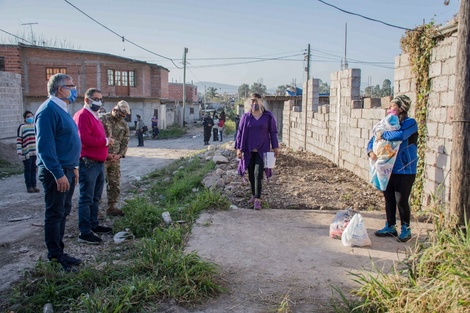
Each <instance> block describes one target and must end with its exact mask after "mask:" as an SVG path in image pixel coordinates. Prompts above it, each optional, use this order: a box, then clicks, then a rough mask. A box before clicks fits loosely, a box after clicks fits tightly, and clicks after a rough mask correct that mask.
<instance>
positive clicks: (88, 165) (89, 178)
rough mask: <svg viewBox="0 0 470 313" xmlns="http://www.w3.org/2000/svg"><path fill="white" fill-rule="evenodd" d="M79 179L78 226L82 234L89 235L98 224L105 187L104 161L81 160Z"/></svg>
mask: <svg viewBox="0 0 470 313" xmlns="http://www.w3.org/2000/svg"><path fill="white" fill-rule="evenodd" d="M78 179H79V182H80V197H79V199H78V228H79V229H80V234H82V235H87V234H89V233H91V230H92V229H93V228H95V227H97V226H98V209H99V205H100V200H101V195H102V193H103V188H104V163H95V162H88V161H87V162H85V161H83V160H80V173H79V175H78Z"/></svg>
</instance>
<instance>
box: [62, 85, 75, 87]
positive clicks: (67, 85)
mask: <svg viewBox="0 0 470 313" xmlns="http://www.w3.org/2000/svg"><path fill="white" fill-rule="evenodd" d="M62 87H67V88H75V85H62Z"/></svg>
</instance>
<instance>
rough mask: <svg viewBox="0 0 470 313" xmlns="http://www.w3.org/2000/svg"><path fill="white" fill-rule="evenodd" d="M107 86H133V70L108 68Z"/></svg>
mask: <svg viewBox="0 0 470 313" xmlns="http://www.w3.org/2000/svg"><path fill="white" fill-rule="evenodd" d="M108 86H124V87H127V86H130V87H135V72H134V71H119V70H108Z"/></svg>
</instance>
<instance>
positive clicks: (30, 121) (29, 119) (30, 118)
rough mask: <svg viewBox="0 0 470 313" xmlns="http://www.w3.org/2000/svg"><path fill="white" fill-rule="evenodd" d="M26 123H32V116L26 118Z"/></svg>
mask: <svg viewBox="0 0 470 313" xmlns="http://www.w3.org/2000/svg"><path fill="white" fill-rule="evenodd" d="M26 123H28V124H33V123H34V118H33V117H28V118H26Z"/></svg>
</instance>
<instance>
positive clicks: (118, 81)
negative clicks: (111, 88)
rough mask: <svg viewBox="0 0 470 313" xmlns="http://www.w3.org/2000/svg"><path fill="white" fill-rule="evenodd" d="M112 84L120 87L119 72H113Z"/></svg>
mask: <svg viewBox="0 0 470 313" xmlns="http://www.w3.org/2000/svg"><path fill="white" fill-rule="evenodd" d="M114 84H115V85H116V86H121V72H120V71H115V72H114Z"/></svg>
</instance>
